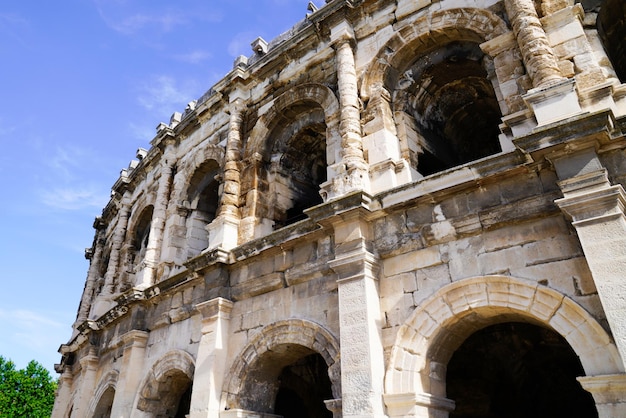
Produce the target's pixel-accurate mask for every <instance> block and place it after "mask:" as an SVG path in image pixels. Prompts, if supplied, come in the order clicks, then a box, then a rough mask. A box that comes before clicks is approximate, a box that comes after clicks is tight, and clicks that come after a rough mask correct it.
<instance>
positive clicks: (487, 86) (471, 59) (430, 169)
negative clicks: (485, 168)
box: [394, 42, 502, 175]
mask: <svg viewBox="0 0 626 418" xmlns="http://www.w3.org/2000/svg"><path fill="white" fill-rule="evenodd" d="M484 60H485V56H484V54H483V52H482V51H481V50H480V47H479V46H478V45H477V44H475V43H472V42H452V43H449V44H447V45H445V46H443V47H441V48H438V49H435V50H433V51H431V52H430V53H428V54H425V55H423V56H420V57H419V59H417V60H416V61H415V62H414V63H413V64H412V65H411V66H410V67H409V68H408V69H407V70H405V71H404V72H403V73H402V76H401V77H399V79H398V81H397V86H396V89H395V93H394V95H395V96H394V106H395V108H396V110H401V111H403V112H406V113H407V114H409V115H411V116H412V117H413V118H414V120H415V122H416V125H417V130H418V132H417V136H418V138H419V139H418V144H417V147H418V148H419V149H420V152H419V154H418V157H417V160H418V163H417V170H418V171H419V172H420V173H421V174H423V175H429V174H433V173H436V172H438V171H441V170H445V169H447V168H450V167H454V166H456V165H460V164H464V163H467V162H470V161H474V160H477V159H480V158H483V157H486V156H488V155H492V154H495V153H498V152H500V151H501V148H500V143H499V141H498V135H499V133H500V130H499V127H498V125H499V123H500V119H501V116H502V115H501V111H500V107H499V104H498V100H497V98H496V95H495V92H494V90H493V86H492V84H491V81H490V80H489V79H488V77H487V71H486V70H485V68H484Z"/></svg>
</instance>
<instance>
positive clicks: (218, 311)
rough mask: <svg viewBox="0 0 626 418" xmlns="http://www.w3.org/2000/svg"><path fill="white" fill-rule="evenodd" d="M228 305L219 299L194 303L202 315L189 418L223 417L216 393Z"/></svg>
mask: <svg viewBox="0 0 626 418" xmlns="http://www.w3.org/2000/svg"><path fill="white" fill-rule="evenodd" d="M232 308H233V302H231V301H229V300H227V299H223V298H216V299H211V300H209V301H206V302H202V303H199V304H198V305H196V309H197V310H198V311H199V312H200V314H201V315H202V337H201V339H200V344H199V347H198V358H197V361H196V371H195V374H194V379H193V393H192V395H191V407H190V410H189V417H190V418H219V417H220V416H224V415H223V413H222V415H220V395H221V391H222V385H223V381H224V376H225V375H226V359H227V354H228V326H229V323H230V312H231V311H232ZM233 416H235V415H233ZM236 416H239V415H236ZM241 416H245V415H241Z"/></svg>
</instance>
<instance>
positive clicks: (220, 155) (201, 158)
mask: <svg viewBox="0 0 626 418" xmlns="http://www.w3.org/2000/svg"><path fill="white" fill-rule="evenodd" d="M187 155H188V156H189V158H188V159H185V160H183V161H182V162H181V165H180V167H178V170H177V174H176V178H175V180H174V193H173V194H172V195H173V196H174V200H175V201H177V202H184V201H185V200H188V198H187V192H188V189H189V185H190V184H191V181H192V178H193V176H194V175H195V173H196V172H197V171H198V170H199V169H200V167H201V166H202V165H203V164H205V163H206V162H207V161H210V160H213V161H215V162H216V163H217V165H218V166H219V167H220V168H221V167H223V166H224V149H223V147H219V146H217V145H208V146H203V147H201V148H200V147H199V149H196V150H194V151H193V152H190V153H188V154H187Z"/></svg>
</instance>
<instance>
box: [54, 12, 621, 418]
mask: <svg viewBox="0 0 626 418" xmlns="http://www.w3.org/2000/svg"><path fill="white" fill-rule="evenodd" d="M588 3H589V2H583V4H582V6H581V5H577V4H575V3H574V2H572V1H569V0H542V1H539V0H537V1H533V0H503V1H497V0H440V1H430V0H424V1H417V2H416V1H397V2H396V1H389V0H366V1H355V0H333V1H327V2H326V4H325V5H324V6H321V7H319V6H315V5H314V4H313V5H312V6H310V10H309V12H310V14H309V15H308V17H307V19H305V20H304V21H303V22H301V23H299V24H298V25H297V26H295V27H294V28H293V29H292V30H291V31H289V32H287V33H286V34H285V35H283V36H281V37H280V38H278V39H276V40H273V41H271V42H265V41H263V40H262V39H258V40H257V41H256V42H255V43H254V45H255V48H256V49H255V53H254V55H252V56H251V57H249V58H246V57H243V58H240V59H238V60H237V61H236V63H235V65H234V68H233V71H232V72H230V73H229V74H228V75H226V76H225V78H224V79H222V80H221V81H220V82H218V83H217V84H216V86H214V87H212V88H211V89H210V90H208V91H207V93H206V94H205V95H203V96H202V97H200V98H198V99H197V100H194V101H193V102H190V104H189V105H188V106H187V108H186V109H185V110H184V112H182V113H181V112H175V113H174V114H173V115H172V118H171V120H170V122H169V123H168V124H166V123H162V124H160V125H159V127H158V129H157V134H156V136H155V138H154V139H153V141H152V142H151V144H150V145H151V148H150V149H149V150H145V149H140V150H139V151H138V152H137V160H135V161H133V162H131V164H130V165H129V167H128V168H127V169H125V170H123V171H122V174H121V176H120V178H119V179H118V180H117V181H116V182H115V184H114V186H113V193H112V198H111V201H110V202H109V203H108V204H107V206H106V207H105V208H104V210H103V212H102V215H101V216H100V217H98V218H97V219H96V222H95V223H94V228H95V229H96V232H95V237H94V242H93V245H92V247H91V248H89V249H87V251H86V256H87V257H88V259H89V260H90V267H89V271H88V274H87V279H86V282H85V288H84V292H83V296H82V298H81V300H80V305H79V308H78V315H77V320H76V322H75V324H74V327H73V332H72V335H71V338H70V340H69V341H68V342H67V343H66V344H63V345H62V346H61V348H60V353H61V355H62V358H61V362H60V364H59V365H58V367H57V369H58V371H59V372H60V373H62V375H61V379H60V383H59V391H58V394H57V400H56V403H55V408H54V411H53V417H67V416H70V417H93V416H97V417H100V416H108V415H109V414H110V416H129V417H160V416H168V417H178V416H185V415H187V416H189V417H193V418H200V417H202V418H205V417H216V418H217V417H220V416H221V417H226V416H228V417H274V416H285V417H293V416H298V417H300V416H304V415H302V414H301V413H302V411H305V410H306V411H309V412H310V413H311V414H310V415H309V416H311V417H313V416H315V417H317V416H328V417H331V416H333V417H341V416H345V417H349V416H350V417H383V416H389V417H395V416H398V417H399V416H403V417H405V416H415V417H431V418H432V417H447V416H450V415H452V416H464V415H463V414H464V412H462V411H466V412H467V411H481V410H485V408H488V405H490V404H491V403H490V402H489V401H487V400H483V401H477V402H476V403H475V404H474V405H470V406H467V405H465V404H463V405H462V407H461V408H459V411H461V412H459V414H460V415H454V412H452V411H454V406H455V399H449V398H448V397H449V396H450V394H449V393H448V392H447V390H446V384H447V376H446V369H447V367H448V365H449V362H450V361H453V363H452V364H453V365H454V364H457V363H456V362H461V363H462V362H463V361H465V360H464V358H466V357H468V356H470V357H471V356H475V355H476V354H475V353H476V352H479V351H480V343H477V342H476V341H477V340H478V341H480V340H481V339H482V338H486V337H485V335H486V334H485V332H488V333H491V332H492V331H493V330H496V331H493V333H494V335H496V336H498V335H499V336H501V337H502V338H500V340H501V342H500V343H498V342H493V341H491V340H490V341H491V342H490V343H489V344H490V347H491V348H492V349H490V350H491V351H490V353H491V354H493V356H492V357H491V359H492V360H491V362H492V363H493V364H494V367H495V364H496V363H498V362H499V364H500V363H502V362H506V361H505V360H506V359H507V358H510V357H512V356H513V355H520V356H522V355H523V354H524V353H526V352H532V353H535V354H536V353H541V349H540V347H539V346H544V345H546V344H548V342H550V341H553V342H554V341H556V342H558V344H557V345H558V346H559V347H562V348H563V350H562V351H560V352H561V353H571V352H573V353H574V354H573V355H572V356H570V357H568V358H571V359H573V360H572V361H573V362H577V361H578V362H579V363H577V364H576V365H574V366H572V368H570V369H568V370H569V371H567V372H563V373H560V374H559V379H561V378H563V379H565V380H566V381H567V384H565V385H557V386H568V385H569V384H572V385H578V382H576V379H575V378H574V377H572V376H574V375H570V374H571V373H574V374H575V375H580V374H581V373H582V374H584V376H581V377H579V378H578V380H579V381H580V384H581V385H582V387H583V388H584V389H585V390H587V391H588V392H590V393H591V395H592V397H589V396H587V397H586V399H587V400H586V401H585V402H588V403H587V404H586V405H585V407H584V408H590V410H593V409H594V408H595V409H597V411H598V413H599V416H600V417H612V416H621V415H626V390H625V389H624V388H626V385H624V384H623V380H624V360H623V358H624V357H626V322H625V321H626V320H625V319H624V318H626V315H625V314H624V313H625V312H626V303H625V302H624V300H626V297H625V296H624V295H626V286H625V285H624V280H623V275H624V274H623V272H624V270H625V268H624V260H626V257H625V256H624V248H626V247H625V246H624V245H623V244H624V242H625V241H626V221H625V218H624V207H625V206H626V198H625V197H624V196H626V193H624V189H623V187H624V185H625V184H626V151H625V149H626V141H625V138H624V134H625V130H626V122H625V117H626V86H625V85H623V84H620V81H618V76H619V75H621V73H620V71H622V70H623V68H622V67H623V66H622V64H620V63H619V62H618V63H617V64H618V66H617V68H615V69H616V70H618V71H617V73H616V72H615V71H614V68H613V67H612V64H611V60H610V59H609V57H611V58H612V59H614V60H615V58H614V57H615V53H616V52H615V51H617V53H619V51H620V50H621V49H620V48H622V46H620V45H616V44H615V41H612V39H614V36H615V35H614V34H615V33H621V32H620V27H618V26H616V27H614V26H611V27H610V28H609V27H608V26H607V30H609V32H607V33H605V34H604V35H603V37H602V38H601V37H600V36H599V35H598V31H597V30H596V29H595V27H594V26H593V22H594V21H595V20H596V18H595V17H596V13H597V12H598V10H597V7H596V6H598V5H597V4H595V5H591V6H590V5H589V4H588ZM608 3H610V2H609V1H607V4H608ZM618 3H619V2H618ZM611 4H612V6H611V5H609V6H608V7H609V8H610V7H613V8H614V7H615V3H611ZM605 13H606V12H605ZM599 16H600V17H599V19H601V20H602V19H607V15H606V14H603V11H602V10H600V14H599ZM610 23H612V24H613V23H615V21H614V20H612V21H611V22H610ZM611 34H613V35H611ZM603 42H604V43H603ZM607 42H608V43H607ZM604 48H606V52H605V50H604ZM622 49H623V48H622ZM286 51H288V52H289V53H288V54H287V53H286ZM620 68H622V70H620ZM520 322H523V323H530V324H532V326H531V328H524V330H523V331H521V332H517V331H515V332H513V331H511V332H509V331H507V330H512V329H515V327H516V325H515V324H516V323H520ZM524 327H526V325H524ZM483 330H488V331H483ZM489 330H491V331H489ZM554 333H556V334H554ZM490 335H491V334H490ZM473 336H474V337H473ZM490 338H491V337H490ZM465 341H470V342H469V343H468V345H464V343H465ZM519 341H522V343H519V344H518V342H519ZM524 344H526V345H524ZM530 345H532V346H533V347H534V349H533V350H530V351H528V350H529V349H528V347H530ZM548 345H549V344H548ZM566 346H567V347H566ZM468 347H469V348H468ZM569 349H571V350H572V351H571V352H570V351H567V350H569ZM498 350H501V351H502V352H506V353H510V352H511V350H513V354H511V355H509V354H507V355H506V356H502V355H500V354H498ZM458 352H460V354H458V355H457V353H458ZM468 353H469V354H468ZM494 353H495V354H494ZM491 354H490V355H491ZM535 354H533V355H535ZM455 356H456V357H455ZM568 356H569V354H568ZM545 358H546V359H551V360H550V361H553V360H554V358H555V357H554V356H553V354H550V355H547V356H546V357H545ZM452 359H454V360H452ZM540 360H541V358H538V360H537V361H538V362H539V363H540ZM532 366H533V367H532V369H533V370H541V368H537V367H536V364H535V363H532ZM462 368H463V367H461V369H462ZM453 369H454V370H455V372H454V373H457V372H458V370H459V368H458V367H456V366H454V367H453ZM457 374H458V373H457ZM476 374H477V375H479V374H481V373H476ZM477 377H478V376H477ZM537 378H545V376H544V377H541V373H539V375H538V377H537ZM459 381H460V382H463V381H465V380H463V378H461V379H460V380H458V379H457V380H455V382H456V383H455V385H456V386H455V387H454V390H453V391H452V393H458V394H460V395H459V397H460V399H465V400H464V401H462V402H465V401H466V400H467V399H469V398H472V397H473V396H465V395H464V394H465V393H466V392H465V391H464V390H463V388H460V389H459V383H458V382H459ZM518 383H519V382H518ZM543 383H544V384H545V381H544V382H543ZM461 386H462V385H461ZM522 386H523V385H522ZM553 386H554V385H553ZM477 387H479V388H484V387H486V386H485V385H477ZM578 387H579V386H578ZM562 395H563V393H562V392H555V394H554V396H555V397H559V396H562ZM563 396H565V395H563ZM568 396H570V395H568ZM474 398H475V397H474ZM592 398H593V399H592ZM541 402H544V403H545V399H543V400H542V401H541ZM557 403H558V402H557ZM581 410H582V409H581ZM492 412H493V411H492Z"/></svg>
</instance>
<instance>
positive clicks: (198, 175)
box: [185, 160, 220, 257]
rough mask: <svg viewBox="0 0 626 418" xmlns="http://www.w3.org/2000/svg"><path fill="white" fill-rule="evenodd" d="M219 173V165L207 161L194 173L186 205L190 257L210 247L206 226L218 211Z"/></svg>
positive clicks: (212, 161)
mask: <svg viewBox="0 0 626 418" xmlns="http://www.w3.org/2000/svg"><path fill="white" fill-rule="evenodd" d="M218 172H219V165H218V163H217V162H216V161H215V160H210V161H207V162H205V163H204V164H202V165H201V166H200V167H199V168H198V169H197V170H196V171H195V172H194V175H193V177H192V178H191V181H190V183H189V188H188V193H187V201H186V203H185V205H186V206H188V207H186V209H187V210H188V211H189V212H188V213H189V215H188V217H187V221H186V226H187V248H188V250H187V251H188V254H187V256H188V257H193V256H195V255H198V254H200V252H201V251H202V250H204V249H205V248H207V246H208V245H209V235H208V233H207V230H206V226H207V225H208V224H210V223H211V222H212V221H213V219H215V215H216V213H217V209H218V197H219V187H220V184H219V181H218V180H217V175H218Z"/></svg>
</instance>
